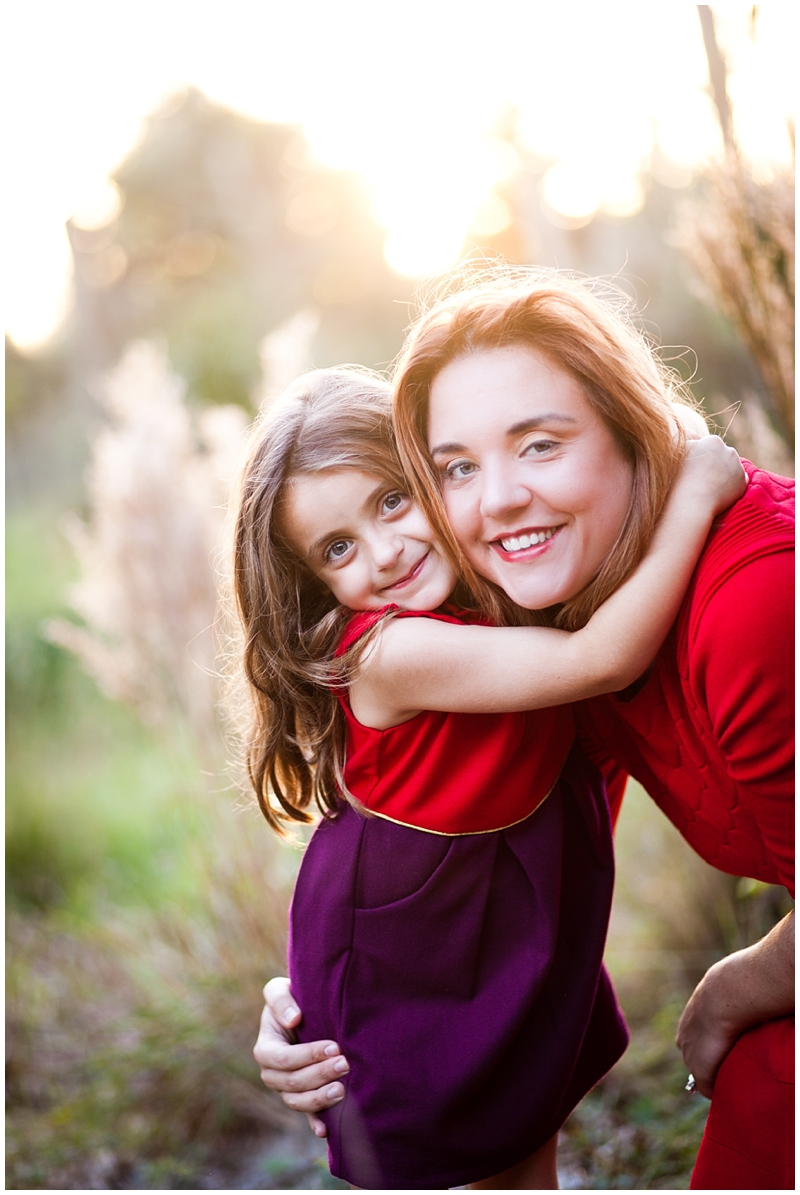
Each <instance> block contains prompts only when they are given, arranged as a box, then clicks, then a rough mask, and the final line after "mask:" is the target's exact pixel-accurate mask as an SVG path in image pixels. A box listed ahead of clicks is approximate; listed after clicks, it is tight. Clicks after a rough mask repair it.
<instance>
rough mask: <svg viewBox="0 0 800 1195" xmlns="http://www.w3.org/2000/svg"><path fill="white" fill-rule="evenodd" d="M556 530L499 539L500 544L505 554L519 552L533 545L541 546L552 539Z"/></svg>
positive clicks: (554, 528)
mask: <svg viewBox="0 0 800 1195" xmlns="http://www.w3.org/2000/svg"><path fill="white" fill-rule="evenodd" d="M556 530H557V528H556V527H553V528H551V530H550V531H540V532H539V533H538V534H537V533H536V532H534V533H533V535H520V536H516V535H512V536H511V537H510V538H509V539H501V540H500V543H501V544H502V546H503V550H504V551H505V552H519V551H521V550H522V548H530V547H533V545H534V544H543V543H544V542H545V540H548V539H552V538H553V536H554V535H555V533H556Z"/></svg>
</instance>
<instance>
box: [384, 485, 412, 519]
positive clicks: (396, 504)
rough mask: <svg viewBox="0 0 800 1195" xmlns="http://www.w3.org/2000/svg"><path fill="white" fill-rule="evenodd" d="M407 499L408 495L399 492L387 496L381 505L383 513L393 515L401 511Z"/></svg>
mask: <svg viewBox="0 0 800 1195" xmlns="http://www.w3.org/2000/svg"><path fill="white" fill-rule="evenodd" d="M406 497H407V495H406V494H403V493H401V492H400V491H399V490H397V491H396V492H395V493H393V494H387V495H386V497H385V498H384V499H383V502H382V503H381V513H382V514H392V513H393V512H394V511H396V510H399V509H400V507H401V506H402V505H403V503H404V502H405V500H406Z"/></svg>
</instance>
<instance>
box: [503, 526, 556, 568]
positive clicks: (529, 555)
mask: <svg viewBox="0 0 800 1195" xmlns="http://www.w3.org/2000/svg"><path fill="white" fill-rule="evenodd" d="M564 526H565V524H564V523H561V524H560V525H559V526H558V527H538V528H530V529H529V530H527V531H514V532H509V533H508V534H507V535H501V536H498V538H497V539H494V540H492V541H491V542H490V544H489V546H490V547H491V548H493V549H494V550H495V552H496V553H497V554H498V556H499V557H500V558H501V560H531V559H533V558H534V557H535V556H541V555H542V553H543V552H546V551H547V549H548V548H550V547H552V545H553V543H554V542H555V541H556V539H557V538H558V533H559V532H560V531H561V530H562V529H563V527H564ZM542 531H545V532H547V531H551V532H552V535H551V536H550V538H549V539H545V540H542V542H541V543H539V542H538V541H537V543H535V544H529V545H528V547H527V548H515V549H512V550H508V549H506V548H504V547H503V543H502V541H503V540H505V541H506V542H508V540H510V539H522V537H523V536H527V537H528V538H531V537H532V536H534V535H536V536H538V535H539V534H540V533H541V532H542Z"/></svg>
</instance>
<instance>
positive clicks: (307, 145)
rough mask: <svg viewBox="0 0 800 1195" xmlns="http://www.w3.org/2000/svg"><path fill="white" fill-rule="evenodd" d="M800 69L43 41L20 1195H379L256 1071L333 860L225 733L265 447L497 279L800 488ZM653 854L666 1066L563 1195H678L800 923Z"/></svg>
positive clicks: (12, 1170) (325, 17) (361, 26)
mask: <svg viewBox="0 0 800 1195" xmlns="http://www.w3.org/2000/svg"><path fill="white" fill-rule="evenodd" d="M793 32H794V14H793V9H792V8H791V7H790V6H789V5H788V4H772V5H768V6H765V7H764V9H763V10H762V8H761V7H760V6H749V5H737V4H730V5H725V6H724V7H722V8H721V10H720V11H713V12H712V10H710V9H709V8H708V7H706V6H700V8H699V9H698V8H696V7H695V6H693V5H669V6H668V5H660V6H648V5H628V4H622V3H619V4H616V3H615V4H604V5H578V6H575V5H569V6H544V5H530V4H524V3H522V0H516V2H515V0H497V2H496V3H494V4H492V5H491V6H489V7H486V6H483V5H480V6H479V5H474V4H464V3H461V4H455V3H453V2H452V0H436V2H435V3H430V2H428V3H426V4H422V3H419V2H416V0H411V2H408V3H405V4H402V5H401V4H399V3H395V2H394V0H392V2H387V3H382V4H380V5H375V4H367V3H360V2H358V0H342V2H341V3H340V4H337V5H323V4H322V3H313V2H311V0H297V3H295V4H294V5H292V6H284V5H278V4H276V3H271V2H265V3H258V4H256V3H247V2H245V0H232V2H231V3H229V4H227V5H225V6H224V8H223V7H217V6H215V7H214V9H213V11H212V8H211V6H208V5H202V4H199V5H198V4H193V5H190V4H188V2H186V0H162V2H161V3H160V4H158V5H156V4H155V3H151V2H150V0H141V3H138V4H137V5H135V6H133V5H129V4H116V5H108V4H100V3H93V2H91V0H76V2H75V3H73V4H71V5H69V6H64V5H58V4H55V3H47V2H45V0H30V2H29V3H27V4H26V5H17V6H15V11H14V13H13V14H12V15H10V16H9V18H8V20H7V37H8V39H9V48H10V53H9V55H8V69H7V71H6V86H7V88H8V89H9V90H10V99H9V102H8V105H7V108H8V111H9V114H10V115H9V128H10V138H9V148H8V150H7V153H8V155H9V159H10V160H9V163H8V164H9V165H10V174H9V178H10V179H11V181H12V185H11V187H10V188H9V190H10V191H11V194H10V196H9V201H8V204H7V214H6V236H7V240H8V251H7V262H8V270H7V273H8V277H9V296H8V303H7V329H8V331H7V336H6V383H7V535H6V553H7V641H6V683H7V704H6V710H7V854H6V876H7V921H8V950H7V964H8V999H7V1016H8V1032H7V1085H8V1117H9V1119H8V1130H7V1149H8V1163H7V1164H8V1170H7V1185H8V1187H10V1188H13V1189H21V1188H50V1189H65V1188H67V1189H68V1188H88V1189H103V1188H123V1189H142V1188H154V1189H165V1188H166V1189H179V1188H185V1189H197V1188H202V1189H206V1188H208V1189H260V1188H301V1189H314V1188H319V1187H325V1186H333V1187H335V1186H337V1185H341V1184H337V1183H336V1181H335V1180H333V1179H331V1178H330V1175H329V1174H328V1173H327V1169H326V1166H325V1164H324V1161H323V1160H322V1158H321V1157H320V1151H319V1149H318V1148H317V1143H316V1142H315V1140H314V1139H313V1138H312V1137H311V1135H310V1134H309V1133H308V1132H307V1130H306V1129H305V1124H304V1122H303V1123H302V1124H300V1123H298V1122H299V1118H293V1117H292V1116H290V1115H288V1114H286V1113H284V1112H283V1111H282V1108H281V1105H280V1104H278V1103H277V1102H275V1101H273V1100H272V1099H271V1098H270V1097H269V1096H267V1095H266V1093H264V1091H263V1089H261V1087H260V1083H259V1080H258V1075H257V1072H256V1069H255V1067H254V1065H253V1062H252V1059H251V1056H250V1050H251V1047H252V1042H253V1040H254V1037H255V1031H256V1026H257V1020H258V1014H259V1010H260V988H261V985H262V983H263V982H264V981H265V979H266V978H268V977H269V976H270V975H272V974H276V973H281V972H282V971H283V969H284V967H285V958H284V951H285V941H284V924H285V914H286V905H287V900H288V894H289V892H290V887H291V881H292V876H293V873H294V871H295V869H296V866H297V862H298V860H299V856H300V843H299V842H298V843H295V844H288V845H287V844H280V843H278V842H277V841H275V840H274V839H273V837H272V836H271V834H270V832H269V831H268V829H267V827H266V825H265V824H264V823H263V822H262V821H261V820H260V816H259V815H258V814H257V812H256V811H255V810H254V809H253V808H252V807H251V806H248V804H247V802H246V800H244V799H243V798H242V796H241V795H240V794H239V793H238V792H237V790H236V787H235V780H234V769H233V768H232V767H231V762H230V760H231V748H230V744H229V743H228V741H227V740H226V735H225V730H224V727H223V726H222V725H221V720H220V705H219V703H220V686H219V680H218V676H219V672H220V669H221V664H220V653H223V654H224V651H225V650H226V643H225V635H224V631H221V630H220V627H219V622H218V619H217V606H216V603H217V587H218V582H219V581H220V579H223V580H224V574H225V569H226V554H225V542H226V520H225V506H226V501H227V495H228V491H229V486H230V482H231V479H232V477H233V476H234V475H235V472H236V468H237V462H238V460H239V455H240V451H241V443H242V436H243V432H244V429H245V427H246V425H247V423H248V422H249V420H250V419H251V418H252V416H253V414H254V412H255V411H256V410H257V409H258V407H259V406H260V405H261V404H262V403H263V402H268V401H269V399H270V398H271V397H272V396H273V395H274V394H276V393H279V392H280V390H281V389H282V388H283V386H284V385H286V384H287V383H288V382H289V381H290V380H291V379H292V378H293V377H294V376H295V375H296V374H297V373H299V372H301V371H302V370H303V369H305V368H308V367H310V366H312V365H313V366H326V365H333V364H337V363H340V362H343V361H351V362H359V363H361V364H364V365H368V366H373V367H377V368H380V369H383V368H386V367H387V366H388V365H389V363H390V362H391V360H392V358H393V357H394V355H395V354H396V353H397V351H398V349H399V347H400V344H401V340H402V335H403V329H404V327H405V326H406V325H407V323H408V320H409V314H410V312H411V311H412V310H413V296H414V291H415V287H416V285H417V283H418V281H419V279H420V278H421V277H422V276H423V275H425V274H428V273H430V272H433V271H436V270H440V269H442V268H446V267H448V266H449V265H451V264H452V263H453V262H454V261H456V260H457V259H458V258H459V257H461V256H464V255H473V256H477V257H478V258H479V259H482V258H484V257H494V256H498V255H499V256H502V257H504V258H505V259H506V260H508V261H510V262H514V263H520V264H537V265H544V266H554V265H555V266H559V267H562V268H567V269H571V270H575V271H578V272H580V273H583V274H588V275H603V276H605V277H606V278H614V279H616V280H617V281H618V282H619V284H620V285H621V286H622V287H623V288H624V289H625V290H626V291H627V293H628V294H630V295H631V296H632V297H633V298H634V299H635V301H636V303H637V304H638V305H639V307H640V308H641V309H642V310H643V320H644V324H645V327H646V328H647V330H648V331H649V332H650V333H651V334H652V336H653V337H654V338H656V339H657V340H658V341H659V342H660V343H661V344H662V345H663V346H664V350H663V351H664V354H665V356H666V357H667V358H668V359H669V360H670V361H672V362H673V364H674V365H675V366H676V368H678V369H679V370H680V372H681V373H682V375H683V376H684V378H685V379H687V380H688V381H689V382H690V383H691V385H692V388H693V391H694V393H695V395H696V397H697V398H698V400H700V401H702V403H703V405H704V408H705V410H706V412H707V413H708V415H709V416H710V417H711V418H712V420H713V421H714V423H715V425H716V427H717V429H719V430H724V431H726V433H727V436H728V438H729V440H730V441H732V442H733V443H734V444H735V445H736V446H737V447H738V448H739V449H740V451H742V452H743V453H744V454H746V455H748V456H750V457H751V458H752V459H753V460H755V461H756V463H758V464H760V465H762V466H764V467H767V468H772V469H775V470H777V471H778V472H782V473H784V474H788V473H791V472H792V459H793V457H792V453H793V433H794V415H793V402H792V394H793V369H794V351H793V339H792V337H793V326H794V224H793V218H794V184H793V169H794V133H793V125H792V123H791V120H790V118H789V113H790V111H791V86H792V56H793V52H794V50H793V46H794V39H793V36H792V34H793ZM215 628H216V629H215ZM731 646H732V650H733V649H734V646H735V645H731ZM617 844H618V858H619V865H618V884H617V896H616V900H615V911H614V919H613V924H612V928H611V934H610V942H609V951H608V960H609V964H610V967H611V970H612V973H613V975H614V978H615V980H616V983H617V985H618V989H619V992H620V996H621V999H622V1003H623V1006H624V1008H625V1010H626V1013H627V1014H628V1017H629V1019H630V1022H631V1025H632V1028H633V1034H634V1037H633V1043H632V1046H631V1048H630V1050H629V1052H628V1054H627V1055H626V1058H625V1059H624V1060H623V1061H622V1062H621V1063H620V1064H619V1066H618V1067H617V1068H616V1069H615V1070H614V1071H613V1072H612V1074H611V1075H610V1076H609V1077H608V1078H607V1079H606V1080H605V1081H604V1083H603V1084H602V1085H601V1086H600V1087H599V1088H598V1089H597V1090H596V1091H595V1092H594V1093H592V1094H591V1095H590V1096H589V1097H588V1098H587V1100H586V1101H584V1104H583V1105H582V1106H581V1108H580V1109H579V1110H578V1111H577V1112H576V1113H575V1114H574V1116H573V1117H572V1118H571V1120H570V1122H569V1124H568V1126H567V1129H566V1131H565V1134H564V1140H563V1146H562V1154H561V1170H562V1181H563V1184H564V1185H565V1186H568V1187H573V1188H595V1189H616V1188H638V1189H648V1188H665V1189H681V1188H685V1187H686V1186H688V1176H689V1172H690V1169H691V1163H692V1159H693V1156H694V1153H695V1151H696V1148H697V1143H698V1141H699V1136H700V1133H701V1131H702V1124H703V1119H704V1115H705V1111H706V1108H707V1105H706V1104H705V1101H703V1100H702V1099H701V1098H700V1097H693V1098H690V1097H688V1096H686V1095H685V1093H684V1092H683V1082H684V1081H685V1074H684V1071H683V1068H682V1065H681V1063H680V1059H679V1057H678V1055H677V1052H676V1051H675V1049H674V1047H673V1045H672V1037H673V1034H674V1028H675V1024H676V1022H677V1017H678V1014H679V1011H680V1008H681V1005H682V1002H683V1001H684V1000H685V998H686V996H687V994H688V992H689V991H690V990H691V988H692V986H693V984H694V983H695V982H696V981H697V979H698V978H699V977H700V975H701V974H702V973H703V972H704V971H705V969H706V968H707V967H708V966H709V965H710V964H711V963H712V962H713V961H715V960H716V959H717V958H719V957H721V956H722V955H723V954H724V953H727V952H728V951H730V950H732V949H735V948H737V947H738V946H741V945H744V944H746V943H747V942H749V941H752V940H754V939H755V938H757V937H758V936H760V935H761V934H762V933H763V932H765V930H766V929H768V928H769V927H770V925H771V924H773V923H774V921H775V920H777V919H778V917H779V916H781V915H782V914H783V912H784V911H785V909H786V907H787V906H786V899H787V898H786V895H785V893H784V892H783V890H777V889H771V888H768V887H766V886H764V885H761V884H757V883H754V882H750V881H741V880H736V879H735V878H733V877H729V876H725V875H723V874H722V873H719V872H716V871H714V870H713V869H711V868H709V867H707V866H705V865H704V864H702V863H701V862H700V861H699V860H698V859H697V858H696V857H695V856H694V855H693V854H692V852H691V851H690V850H689V849H688V848H687V847H686V846H685V845H684V844H683V842H682V840H681V839H680V838H679V837H678V835H677V833H676V832H675V831H674V830H673V829H672V827H671V826H670V825H669V824H668V823H667V822H666V820H665V819H664V818H663V817H662V816H661V815H660V814H659V813H658V812H657V810H655V807H654V806H652V804H651V802H650V801H649V800H648V798H647V797H646V796H645V795H644V794H643V793H641V792H640V791H636V790H635V786H631V787H630V788H629V792H628V795H627V797H626V801H625V805H624V809H623V814H622V818H621V823H620V826H619V829H618V834H617Z"/></svg>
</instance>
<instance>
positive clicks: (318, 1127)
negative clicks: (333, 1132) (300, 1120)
mask: <svg viewBox="0 0 800 1195" xmlns="http://www.w3.org/2000/svg"><path fill="white" fill-rule="evenodd" d="M308 1123H309V1126H310V1128H311V1132H312V1133H313V1134H314V1136H315V1137H327V1136H328V1126H327V1125H326V1124H325V1121H324V1120H320V1118H319V1117H318V1116H309V1117H308Z"/></svg>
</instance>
